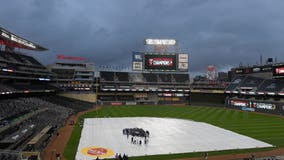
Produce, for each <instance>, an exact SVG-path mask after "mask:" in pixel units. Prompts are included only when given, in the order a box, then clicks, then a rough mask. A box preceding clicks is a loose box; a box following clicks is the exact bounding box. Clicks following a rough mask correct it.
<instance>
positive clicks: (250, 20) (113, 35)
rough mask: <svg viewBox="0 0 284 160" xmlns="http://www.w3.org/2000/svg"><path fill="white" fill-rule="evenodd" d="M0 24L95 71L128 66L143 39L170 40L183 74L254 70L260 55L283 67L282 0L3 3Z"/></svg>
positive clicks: (51, 56) (49, 58) (48, 59)
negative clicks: (184, 63) (182, 56)
mask: <svg viewBox="0 0 284 160" xmlns="http://www.w3.org/2000/svg"><path fill="white" fill-rule="evenodd" d="M2 1H3V3H1V4H2V5H1V6H0V26H1V27H3V28H6V29H8V30H10V31H11V32H14V33H16V34H18V35H20V36H22V37H25V38H27V39H29V40H31V41H33V42H37V43H39V44H41V45H42V46H44V47H47V48H48V49H49V51H46V52H42V53H32V55H34V56H36V57H37V58H38V59H39V60H40V61H41V62H42V63H44V64H50V63H53V62H55V61H56V55H57V54H65V55H69V56H82V57H86V58H88V60H89V61H92V62H94V63H95V64H96V66H100V65H117V66H125V65H129V66H130V65H131V60H132V57H131V52H132V51H141V50H143V49H144V45H143V40H144V39H145V38H174V39H177V40H178V42H179V46H180V49H181V51H182V52H187V53H189V55H190V60H189V63H190V66H189V67H190V73H191V74H196V73H202V72H205V70H206V66H207V65H216V66H217V67H218V69H219V70H227V69H228V68H230V67H232V66H237V65H239V64H240V62H242V64H244V65H247V64H256V63H257V62H259V55H260V54H262V55H263V57H264V58H263V59H265V58H268V57H274V58H277V60H278V61H284V56H283V55H284V9H283V8H284V1H283V0H10V1H4V0H2Z"/></svg>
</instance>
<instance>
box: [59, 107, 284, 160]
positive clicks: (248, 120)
mask: <svg viewBox="0 0 284 160" xmlns="http://www.w3.org/2000/svg"><path fill="white" fill-rule="evenodd" d="M95 117H170V118H180V119H190V120H194V121H199V122H206V123H209V124H213V125H215V126H219V127H221V128H225V129H228V130H231V131H234V132H237V133H240V134H243V135H247V136H249V137H252V138H255V139H258V140H261V141H264V142H267V143H270V144H272V145H274V146H276V147H284V118H280V117H275V116H269V115H261V114H255V113H253V112H242V111H238V110H227V109H223V108H213V107H173V106H119V107H117V106H116V107H103V108H102V109H100V110H97V111H93V112H90V113H86V114H84V115H82V116H81V117H80V118H79V120H80V119H82V118H95ZM81 130H82V128H80V127H79V125H78V123H76V125H75V128H74V130H73V133H72V135H71V137H70V139H69V141H68V143H67V146H66V148H65V151H64V156H65V157H66V158H67V160H73V159H75V158H74V157H75V155H76V152H77V146H78V144H79V140H80V136H81ZM263 150H268V149H267V148H266V149H246V150H238V151H236V150H234V151H221V152H220V151H219V152H210V155H218V154H232V153H237V152H238V153H245V152H250V151H263ZM194 156H201V153H185V154H173V155H156V156H151V159H153V160H154V159H157V160H159V159H161V160H162V159H163V160H165V159H173V158H183V157H194ZM149 158H150V157H147V158H145V157H137V158H134V157H133V158H131V159H135V160H140V159H141V160H142V159H149Z"/></svg>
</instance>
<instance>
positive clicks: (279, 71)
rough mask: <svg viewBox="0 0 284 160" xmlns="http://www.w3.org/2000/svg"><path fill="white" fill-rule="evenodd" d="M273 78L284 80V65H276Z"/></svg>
mask: <svg viewBox="0 0 284 160" xmlns="http://www.w3.org/2000/svg"><path fill="white" fill-rule="evenodd" d="M272 73H273V78H284V64H275V65H273V69H272Z"/></svg>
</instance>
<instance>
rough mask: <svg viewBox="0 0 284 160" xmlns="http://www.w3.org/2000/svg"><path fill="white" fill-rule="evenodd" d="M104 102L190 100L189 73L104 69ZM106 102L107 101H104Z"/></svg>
mask: <svg viewBox="0 0 284 160" xmlns="http://www.w3.org/2000/svg"><path fill="white" fill-rule="evenodd" d="M100 75H101V77H100V82H99V83H100V92H99V94H98V102H99V103H100V104H106V105H108V104H112V103H113V104H114V105H118V104H122V103H125V104H127V105H133V104H137V103H138V104H186V103H188V96H189V92H190V85H189V83H190V80H189V75H188V74H183V73H138V72H132V73H131V72H130V73H128V72H110V71H109V72H101V74H100ZM104 102H106V103H104Z"/></svg>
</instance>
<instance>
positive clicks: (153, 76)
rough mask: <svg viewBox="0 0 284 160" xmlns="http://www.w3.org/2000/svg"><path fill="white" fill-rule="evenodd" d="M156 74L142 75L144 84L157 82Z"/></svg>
mask: <svg viewBox="0 0 284 160" xmlns="http://www.w3.org/2000/svg"><path fill="white" fill-rule="evenodd" d="M157 76H158V75H157V74H153V73H143V77H144V78H145V81H146V82H158V78H157Z"/></svg>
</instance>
